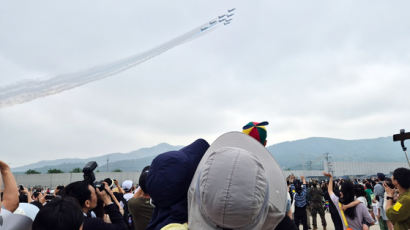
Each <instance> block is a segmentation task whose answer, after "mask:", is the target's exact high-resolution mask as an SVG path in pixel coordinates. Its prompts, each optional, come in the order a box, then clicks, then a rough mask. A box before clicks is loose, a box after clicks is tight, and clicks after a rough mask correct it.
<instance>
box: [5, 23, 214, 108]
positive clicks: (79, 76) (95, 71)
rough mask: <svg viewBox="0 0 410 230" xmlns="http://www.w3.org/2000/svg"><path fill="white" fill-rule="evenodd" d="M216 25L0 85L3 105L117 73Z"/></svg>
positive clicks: (203, 26) (208, 30)
mask: <svg viewBox="0 0 410 230" xmlns="http://www.w3.org/2000/svg"><path fill="white" fill-rule="evenodd" d="M212 21H216V23H214V24H212V25H211V24H210V23H208V22H207V23H205V24H203V25H201V26H199V27H197V28H195V29H193V30H191V31H189V32H187V33H185V34H183V35H181V36H179V37H176V38H174V39H172V40H170V41H168V42H166V43H164V44H162V45H160V46H158V47H156V48H153V49H151V50H148V51H146V52H143V53H141V54H137V55H134V56H131V57H128V58H124V59H122V60H119V61H116V62H113V63H110V64H107V65H101V66H96V67H93V68H90V69H87V70H83V71H79V72H75V73H69V74H61V75H57V76H54V77H52V78H49V79H47V80H27V81H24V82H19V83H16V84H13V85H8V86H4V87H0V108H3V107H7V106H12V105H15V104H21V103H25V102H28V101H31V100H34V99H36V98H40V97H45V96H48V95H52V94H57V93H60V92H62V91H65V90H69V89H72V88H75V87H78V86H81V85H84V84H87V83H89V82H93V81H97V80H100V79H103V78H106V77H109V76H111V75H114V74H116V73H119V72H122V71H125V70H127V69H129V68H131V67H133V66H136V65H138V64H140V63H142V62H144V61H147V60H149V59H151V58H153V57H155V56H157V55H159V54H161V53H163V52H165V51H167V50H169V49H171V48H173V47H175V46H178V45H181V44H183V43H185V42H188V41H190V40H192V39H195V38H197V37H199V36H202V35H204V34H206V33H208V32H210V31H212V30H214V29H215V28H216V27H217V26H218V25H219V24H221V23H218V21H217V20H215V19H213V20H212Z"/></svg>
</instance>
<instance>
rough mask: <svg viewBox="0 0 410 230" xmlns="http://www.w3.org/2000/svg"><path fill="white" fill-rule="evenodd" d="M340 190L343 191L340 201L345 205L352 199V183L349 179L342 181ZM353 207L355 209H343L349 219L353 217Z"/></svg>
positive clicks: (354, 211) (354, 212)
mask: <svg viewBox="0 0 410 230" xmlns="http://www.w3.org/2000/svg"><path fill="white" fill-rule="evenodd" d="M340 192H342V193H343V198H342V199H340V203H342V204H344V205H346V204H349V203H350V202H352V201H354V193H353V183H352V182H351V181H345V182H343V183H342V187H341V189H340ZM355 209H356V208H355V207H352V208H348V209H346V211H345V213H346V215H347V216H348V217H350V218H351V219H354V217H355V216H356V210H355Z"/></svg>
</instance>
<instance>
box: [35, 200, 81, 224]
mask: <svg viewBox="0 0 410 230" xmlns="http://www.w3.org/2000/svg"><path fill="white" fill-rule="evenodd" d="M83 222H84V215H83V214H82V212H81V208H80V206H79V205H78V203H77V201H76V200H75V199H74V198H71V197H65V198H55V199H53V200H52V201H50V202H48V203H47V205H45V206H44V207H43V208H42V209H41V210H40V211H39V212H38V213H37V215H36V218H35V219H34V222H33V226H32V229H33V230H48V229H59V230H81V229H82V225H83Z"/></svg>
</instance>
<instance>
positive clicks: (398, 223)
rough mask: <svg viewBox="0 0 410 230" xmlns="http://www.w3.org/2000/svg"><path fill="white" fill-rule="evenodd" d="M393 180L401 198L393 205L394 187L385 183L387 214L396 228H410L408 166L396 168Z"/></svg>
mask: <svg viewBox="0 0 410 230" xmlns="http://www.w3.org/2000/svg"><path fill="white" fill-rule="evenodd" d="M392 182H393V185H394V186H395V187H396V188H397V190H398V191H399V198H398V200H397V202H396V203H395V204H394V205H393V196H394V189H392V188H391V187H390V186H388V185H387V183H384V184H383V186H384V189H385V190H386V215H387V217H388V218H389V220H391V222H392V223H393V225H394V229H395V230H407V229H410V170H409V169H407V168H398V169H396V170H394V172H393V177H392Z"/></svg>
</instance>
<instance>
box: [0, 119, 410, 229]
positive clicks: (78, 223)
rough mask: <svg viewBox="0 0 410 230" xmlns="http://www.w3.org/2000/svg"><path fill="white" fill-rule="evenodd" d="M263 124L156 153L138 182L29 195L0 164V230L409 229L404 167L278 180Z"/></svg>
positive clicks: (409, 177)
mask: <svg viewBox="0 0 410 230" xmlns="http://www.w3.org/2000/svg"><path fill="white" fill-rule="evenodd" d="M267 124H268V123H267V122H261V123H257V122H250V123H248V124H247V125H245V126H244V127H243V132H228V133H225V134H223V135H221V136H220V137H218V138H217V139H216V140H215V141H214V142H213V143H212V144H211V145H209V144H208V142H207V141H205V140H203V139H198V140H196V141H194V142H193V143H191V144H190V145H187V146H185V147H184V148H182V149H180V150H178V151H170V152H165V153H162V154H159V155H158V156H157V157H156V158H155V159H154V160H153V161H152V163H151V165H149V166H146V167H145V168H144V169H143V170H142V171H141V174H140V177H139V181H138V182H137V183H134V182H133V181H131V180H125V181H122V183H120V182H119V181H117V180H114V179H111V178H106V179H105V180H104V181H102V182H97V183H94V182H93V183H90V181H87V180H84V181H76V182H73V183H70V184H68V185H65V186H58V187H56V188H54V189H46V188H42V187H33V188H30V189H27V188H25V187H24V186H23V185H19V186H18V185H17V184H16V181H15V179H14V176H13V174H12V172H11V170H10V168H9V166H8V165H7V164H6V163H4V162H3V161H0V171H1V176H2V181H3V188H4V189H2V192H1V211H0V230H2V229H7V230H14V229H19V230H28V229H33V230H51V229H62V230H82V229H84V230H90V229H102V230H104V229H112V230H115V229H117V230H132V229H135V230H142V229H147V230H185V229H209V230H213V229H238V230H239V229H243V230H251V229H255V230H257V229H263V230H265V229H276V230H295V229H299V227H300V225H302V227H303V230H308V229H312V227H313V229H314V230H315V229H318V227H319V226H318V221H317V216H319V217H320V220H321V226H322V228H323V229H326V227H327V226H328V225H329V224H331V223H328V222H327V221H326V218H325V213H326V212H329V213H330V216H331V219H332V222H333V223H332V224H333V225H334V229H336V230H339V229H343V230H348V229H353V230H362V229H363V230H367V229H369V228H371V226H372V225H375V224H377V225H379V226H380V229H381V230H393V229H395V230H408V229H410V190H409V188H410V170H409V169H408V168H398V169H396V170H395V171H394V172H393V175H392V177H391V178H387V177H386V176H385V175H384V174H382V173H379V174H377V178H367V179H349V178H333V176H332V175H331V174H329V173H324V174H323V177H322V178H316V179H312V178H310V179H307V178H305V177H303V176H301V177H300V178H297V177H295V176H293V175H291V176H289V177H288V178H284V177H283V174H282V171H281V169H280V167H279V165H278V164H277V163H276V161H275V160H274V158H273V157H272V155H271V154H270V153H269V152H268V150H267V149H266V148H265V145H266V129H265V127H264V126H266V125H267ZM324 178H326V179H324ZM310 220H312V221H310Z"/></svg>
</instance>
